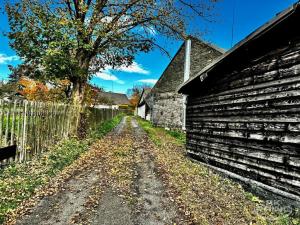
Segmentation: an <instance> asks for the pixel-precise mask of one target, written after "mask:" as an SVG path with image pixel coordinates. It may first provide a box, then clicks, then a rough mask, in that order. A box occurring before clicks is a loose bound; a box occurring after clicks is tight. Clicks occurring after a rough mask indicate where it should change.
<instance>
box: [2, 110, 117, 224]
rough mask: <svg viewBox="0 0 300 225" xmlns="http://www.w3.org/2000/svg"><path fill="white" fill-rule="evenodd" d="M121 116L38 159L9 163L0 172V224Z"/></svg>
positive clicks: (60, 144)
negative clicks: (87, 136)
mask: <svg viewBox="0 0 300 225" xmlns="http://www.w3.org/2000/svg"><path fill="white" fill-rule="evenodd" d="M121 117H122V116H121V115H120V116H117V117H115V118H114V119H112V120H109V121H106V122H104V123H102V124H101V125H100V126H99V127H98V128H97V129H96V130H95V131H94V132H93V133H91V134H90V135H89V138H87V139H86V140H78V139H77V138H71V139H68V140H64V141H61V142H60V143H59V144H57V145H56V146H53V147H52V148H51V149H50V150H49V151H48V152H46V153H45V154H44V155H43V156H42V157H40V158H34V159H33V160H31V161H29V162H26V163H20V164H18V163H17V164H12V165H10V166H8V167H6V168H5V169H3V170H0V224H2V223H3V222H4V219H5V215H6V214H7V213H8V212H10V211H12V210H14V209H15V208H17V207H18V205H19V204H20V203H21V202H22V201H24V200H25V199H28V198H30V197H31V196H32V195H33V194H34V193H35V191H36V190H37V188H40V187H41V186H42V185H45V184H46V183H48V182H49V180H50V178H51V177H54V176H55V175H57V174H58V173H59V172H60V171H62V170H63V169H64V168H65V167H66V166H69V165H71V164H72V163H73V162H74V161H75V160H76V159H78V158H79V156H80V155H81V154H82V153H84V152H85V151H87V150H88V149H89V146H90V145H91V143H93V142H94V141H95V140H96V139H99V138H102V137H103V136H104V135H105V134H107V133H108V132H109V131H111V130H112V129H113V128H114V127H115V126H116V125H117V124H118V123H119V122H120V120H121Z"/></svg>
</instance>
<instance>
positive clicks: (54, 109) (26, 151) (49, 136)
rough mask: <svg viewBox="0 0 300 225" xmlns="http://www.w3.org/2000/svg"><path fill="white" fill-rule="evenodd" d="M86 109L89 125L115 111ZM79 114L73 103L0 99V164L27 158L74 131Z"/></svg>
mask: <svg viewBox="0 0 300 225" xmlns="http://www.w3.org/2000/svg"><path fill="white" fill-rule="evenodd" d="M86 110H89V113H88V115H89V117H90V118H89V121H92V124H91V128H92V129H93V128H95V127H96V126H97V125H98V124H99V123H101V122H103V121H105V120H109V119H111V118H112V117H114V116H115V115H116V114H117V113H118V112H117V110H112V109H95V108H86ZM79 117H80V109H79V107H77V106H74V105H68V104H59V103H44V102H28V101H14V102H8V101H4V100H0V165H2V166H3V165H6V164H8V163H10V162H13V161H17V162H23V161H26V160H30V159H31V158H32V157H33V156H35V155H40V154H42V153H43V151H45V150H46V149H47V147H48V146H52V145H53V144H55V143H57V141H59V140H62V139H63V138H66V137H69V136H73V135H76V134H77V129H78V126H79ZM14 151H15V152H16V155H15V156H13V155H14ZM10 154H11V156H12V157H10V158H8V157H9V156H10ZM5 155H6V156H8V157H5ZM4 158H6V159H4ZM7 158H8V159H7Z"/></svg>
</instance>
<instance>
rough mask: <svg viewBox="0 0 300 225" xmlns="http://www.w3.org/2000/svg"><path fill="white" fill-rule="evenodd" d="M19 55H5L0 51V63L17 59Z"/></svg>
mask: <svg viewBox="0 0 300 225" xmlns="http://www.w3.org/2000/svg"><path fill="white" fill-rule="evenodd" d="M17 60H19V57H18V56H16V55H13V56H7V55H5V54H2V53H0V64H7V63H8V62H12V61H17Z"/></svg>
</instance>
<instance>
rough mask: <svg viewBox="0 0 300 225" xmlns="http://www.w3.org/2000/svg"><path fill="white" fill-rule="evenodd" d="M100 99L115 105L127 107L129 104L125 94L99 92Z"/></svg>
mask: <svg viewBox="0 0 300 225" xmlns="http://www.w3.org/2000/svg"><path fill="white" fill-rule="evenodd" d="M99 96H100V97H103V98H106V99H107V100H109V101H110V102H112V103H113V104H115V105H129V104H130V102H129V100H128V98H127V96H126V95H125V94H121V93H114V92H100V93H99Z"/></svg>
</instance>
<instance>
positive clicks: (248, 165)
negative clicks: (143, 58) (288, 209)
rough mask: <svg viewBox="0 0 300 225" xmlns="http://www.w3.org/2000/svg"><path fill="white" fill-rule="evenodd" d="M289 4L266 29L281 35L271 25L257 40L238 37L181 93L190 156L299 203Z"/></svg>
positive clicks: (295, 56) (297, 64)
mask: <svg viewBox="0 0 300 225" xmlns="http://www.w3.org/2000/svg"><path fill="white" fill-rule="evenodd" d="M295 9H296V10H294V11H293V12H292V14H291V15H290V16H289V15H288V16H289V18H288V19H286V20H285V21H284V22H282V24H281V23H280V24H281V25H276V26H275V27H273V28H272V29H273V30H275V31H276V32H281V34H282V35H286V37H283V36H276V35H274V33H273V34H272V29H270V30H268V31H267V33H266V34H261V33H260V32H258V34H259V35H260V36H259V35H258V34H257V36H259V37H258V38H256V39H255V38H254V39H253V40H254V41H255V42H256V43H247V41H246V42H244V43H246V44H242V45H240V46H238V47H237V48H236V49H234V50H233V51H232V52H231V53H229V54H228V55H227V56H225V57H224V58H223V59H222V60H223V62H222V61H219V62H217V63H219V64H215V65H212V67H214V68H212V67H210V68H209V69H207V70H206V71H203V72H202V73H201V74H199V76H198V78H197V79H194V80H192V81H189V82H187V83H186V84H185V85H183V87H182V88H181V90H180V91H181V92H182V93H184V94H189V97H188V103H187V121H186V128H187V149H188V153H189V154H190V155H191V156H192V157H194V158H196V159H198V160H200V161H203V162H205V163H208V164H210V165H213V166H216V167H219V168H221V169H225V170H227V171H229V172H232V173H234V174H237V175H240V176H242V177H244V178H250V180H253V181H256V182H259V183H261V184H262V185H261V186H262V187H271V188H270V189H268V188H267V189H268V190H273V188H275V189H276V190H275V191H274V192H275V193H277V194H278V193H279V194H280V193H283V194H282V195H284V196H285V197H291V198H292V199H294V200H298V201H299V200H300V41H299V40H300V36H299V28H296V27H294V29H297V30H298V31H291V29H293V28H292V27H293V26H292V25H294V24H295V23H297V22H296V21H297V20H298V19H299V7H298V5H297V6H295ZM295 19H297V20H295ZM298 21H299V20H298ZM278 26H279V28H278ZM284 27H285V28H284ZM277 28H278V29H277ZM276 29H277V30H276ZM285 29H287V30H289V32H285ZM275 31H274V32H275ZM253 35H254V36H255V35H256V34H253ZM272 36H273V39H271V37H272ZM269 38H270V39H269ZM268 40H272V41H268ZM254 41H253V42H254ZM249 42H250V41H249ZM243 46H246V47H245V48H244V47H243ZM238 55H244V56H242V57H237V56H238ZM226 60H227V61H226ZM226 62H230V63H229V64H227V63H226ZM211 68H212V69H211ZM201 81H202V82H201ZM204 87H205V88H204Z"/></svg>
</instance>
